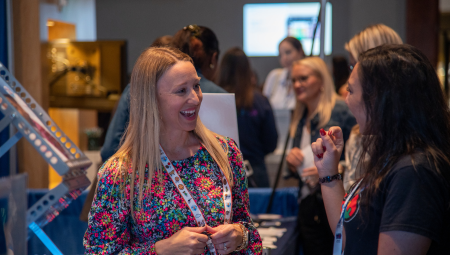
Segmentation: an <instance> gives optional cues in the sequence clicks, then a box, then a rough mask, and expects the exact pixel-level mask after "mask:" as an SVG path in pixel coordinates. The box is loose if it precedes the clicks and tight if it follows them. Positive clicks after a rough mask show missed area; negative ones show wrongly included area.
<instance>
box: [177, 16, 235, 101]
mask: <svg viewBox="0 0 450 255" xmlns="http://www.w3.org/2000/svg"><path fill="white" fill-rule="evenodd" d="M172 46H173V47H175V48H178V49H180V50H181V51H182V52H184V53H186V54H188V55H189V56H190V57H191V58H192V60H194V66H195V70H196V71H197V75H198V76H199V77H200V86H201V88H202V91H203V92H207V93H225V92H226V91H225V90H224V89H222V88H220V87H219V86H217V85H216V84H215V83H214V82H212V80H214V75H215V73H216V71H217V64H218V61H219V53H220V51H219V41H218V40H217V37H216V34H214V32H213V31H212V30H211V29H209V28H207V27H203V26H197V25H189V26H186V27H184V28H183V29H181V30H179V31H178V32H177V33H176V34H175V35H174V37H173V41H172Z"/></svg>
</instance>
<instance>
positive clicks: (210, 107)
mask: <svg viewBox="0 0 450 255" xmlns="http://www.w3.org/2000/svg"><path fill="white" fill-rule="evenodd" d="M198 116H199V117H200V119H201V121H202V122H203V124H204V125H205V126H206V127H207V128H208V129H209V130H211V131H213V132H214V133H217V134H219V135H223V136H227V137H230V138H232V139H233V140H234V141H235V142H236V143H237V145H238V146H239V133H238V126H237V115H236V101H235V98H234V94H232V93H203V101H202V104H201V106H200V111H199V112H198Z"/></svg>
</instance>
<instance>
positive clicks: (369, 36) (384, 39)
mask: <svg viewBox="0 0 450 255" xmlns="http://www.w3.org/2000/svg"><path fill="white" fill-rule="evenodd" d="M383 44H403V41H402V39H401V38H400V36H399V35H398V34H397V33H396V32H395V31H394V30H393V29H392V28H390V27H388V26H386V25H383V24H376V25H371V26H368V27H367V28H365V29H364V30H363V31H361V32H359V33H358V34H356V35H355V36H353V38H352V39H350V41H349V42H348V43H346V44H345V49H346V50H347V51H348V52H349V53H350V54H351V55H352V57H353V58H354V59H355V60H356V62H358V57H359V54H361V53H363V52H364V51H366V50H369V49H372V48H375V47H377V46H380V45H383Z"/></svg>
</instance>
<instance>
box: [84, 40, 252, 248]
mask: <svg viewBox="0 0 450 255" xmlns="http://www.w3.org/2000/svg"><path fill="white" fill-rule="evenodd" d="M199 81H200V78H199V77H198V75H197V73H196V71H195V68H194V65H193V63H192V59H191V58H190V57H189V56H188V55H186V54H184V53H182V52H180V51H179V50H176V49H169V48H149V49H147V50H146V51H144V52H143V53H142V54H141V56H140V57H139V59H138V60H137V62H136V64H135V67H134V68H133V72H132V76H131V85H130V86H131V88H130V124H129V125H128V127H127V131H126V134H127V135H126V136H125V138H124V140H123V141H122V145H121V146H120V148H119V150H118V151H117V152H116V153H115V154H114V155H113V156H112V157H111V158H110V159H108V161H107V162H106V163H105V164H104V165H103V166H102V168H101V169H100V171H99V176H98V179H99V181H98V188H97V192H96V196H95V198H94V202H93V204H92V208H91V211H90V214H89V226H88V229H87V231H86V234H85V236H84V246H85V248H86V253H88V254H117V253H120V254H158V255H164V254H171V255H172V254H218V253H220V254H228V253H231V252H235V251H236V253H235V254H249V253H253V254H260V253H261V238H260V236H259V234H258V232H257V231H256V229H255V227H254V226H253V225H252V221H251V219H250V216H249V203H248V192H247V184H246V183H247V182H246V179H245V172H244V170H243V168H242V155H241V152H240V151H239V149H238V148H237V146H236V144H235V143H234V141H233V140H231V139H230V138H227V137H222V136H220V135H217V134H215V133H213V132H211V131H210V130H208V129H206V128H205V127H204V126H203V124H202V123H201V121H200V119H199V118H198V111H199V109H200V105H201V102H202V92H201V88H200V85H199Z"/></svg>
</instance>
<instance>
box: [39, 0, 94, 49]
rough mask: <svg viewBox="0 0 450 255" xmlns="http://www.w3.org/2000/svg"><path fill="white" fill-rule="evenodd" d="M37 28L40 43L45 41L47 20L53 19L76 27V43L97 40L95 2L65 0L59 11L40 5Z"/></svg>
mask: <svg viewBox="0 0 450 255" xmlns="http://www.w3.org/2000/svg"><path fill="white" fill-rule="evenodd" d="M39 8H40V10H39V14H40V17H39V28H40V36H41V41H47V38H48V28H47V25H46V24H47V20H48V19H55V20H60V21H64V22H68V23H73V24H75V25H76V33H77V40H78V41H95V40H97V24H96V18H95V15H96V14H95V0H67V5H66V6H64V7H62V9H61V11H59V10H58V7H57V6H56V5H54V4H47V3H40V6H39Z"/></svg>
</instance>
